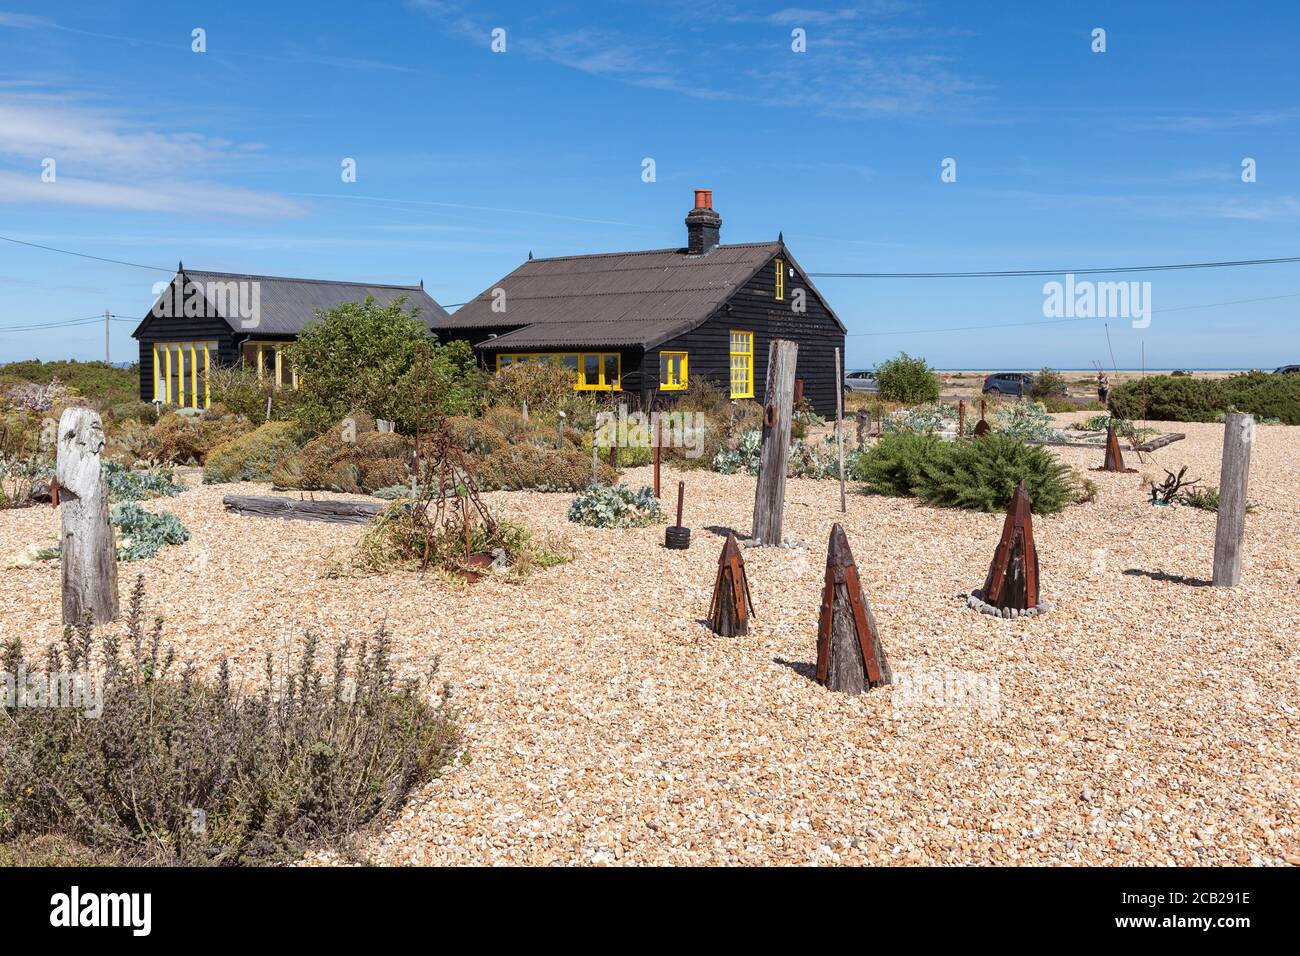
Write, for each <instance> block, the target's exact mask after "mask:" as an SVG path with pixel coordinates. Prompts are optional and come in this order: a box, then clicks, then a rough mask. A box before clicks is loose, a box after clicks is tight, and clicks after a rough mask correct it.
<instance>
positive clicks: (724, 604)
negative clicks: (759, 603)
mask: <svg viewBox="0 0 1300 956" xmlns="http://www.w3.org/2000/svg"><path fill="white" fill-rule="evenodd" d="M753 613H754V601H753V599H752V598H751V597H750V595H749V579H748V578H746V577H745V559H744V558H742V557H741V556H740V545H739V543H737V541H736V536H735V534H733V533H732V532H730V531H729V532H727V543H726V544H724V545H723V546H722V554H721V555H720V556H719V557H718V578H717V580H716V581H715V582H714V584H713V603H712V604H710V605H709V627H711V628H712V629H713V633H714V634H721V635H722V636H723V637H734V636H735V635H737V634H748V633H749V618H750V616H751V615H752V614H753Z"/></svg>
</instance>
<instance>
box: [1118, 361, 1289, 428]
mask: <svg viewBox="0 0 1300 956" xmlns="http://www.w3.org/2000/svg"><path fill="white" fill-rule="evenodd" d="M1109 404H1110V410H1111V412H1112V413H1114V414H1115V415H1117V416H1119V417H1121V418H1127V419H1130V420H1143V419H1151V420H1155V421H1180V422H1214V421H1220V420H1222V418H1223V415H1224V413H1226V412H1228V411H1233V410H1236V411H1240V412H1248V413H1250V414H1252V415H1254V416H1256V417H1257V418H1260V419H1268V420H1274V419H1276V420H1277V421H1278V422H1280V423H1281V424H1284V425H1300V376H1298V375H1271V374H1268V373H1266V372H1246V373H1243V374H1240V375H1231V376H1229V377H1228V378H1226V379H1208V378H1194V377H1190V376H1182V375H1179V376H1174V375H1151V376H1148V377H1147V378H1142V379H1134V380H1133V381H1130V382H1125V383H1124V384H1123V385H1120V386H1119V387H1118V388H1116V389H1115V390H1114V391H1112V392H1111V393H1110V401H1109Z"/></svg>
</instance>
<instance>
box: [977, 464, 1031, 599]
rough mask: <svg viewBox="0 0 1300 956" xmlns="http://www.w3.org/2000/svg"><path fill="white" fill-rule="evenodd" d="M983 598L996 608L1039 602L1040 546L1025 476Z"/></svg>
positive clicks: (1000, 541)
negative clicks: (1037, 543)
mask: <svg viewBox="0 0 1300 956" xmlns="http://www.w3.org/2000/svg"><path fill="white" fill-rule="evenodd" d="M983 600H984V602H985V603H986V604H990V605H992V606H993V607H996V608H1006V607H1009V608H1016V609H1018V610H1024V609H1025V608H1030V607H1037V606H1038V549H1037V547H1036V546H1035V545H1034V519H1033V508H1032V502H1030V500H1029V489H1028V487H1027V486H1026V484H1025V482H1024V480H1023V479H1022V480H1021V481H1020V483H1019V484H1018V485H1016V493H1015V495H1014V496H1013V497H1012V499H1011V504H1010V506H1009V507H1008V508H1007V517H1006V519H1005V520H1004V521H1003V522H1002V537H1001V538H1000V539H999V540H998V546H997V550H996V551H994V552H993V561H992V563H991V564H990V565H989V573H988V577H986V578H985V580H984V593H983Z"/></svg>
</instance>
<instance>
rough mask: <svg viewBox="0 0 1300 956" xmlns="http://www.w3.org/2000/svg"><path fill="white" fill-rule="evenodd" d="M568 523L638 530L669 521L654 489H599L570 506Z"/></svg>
mask: <svg viewBox="0 0 1300 956" xmlns="http://www.w3.org/2000/svg"><path fill="white" fill-rule="evenodd" d="M569 520H570V521H572V522H575V523H576V524H585V525H589V526H590V527H593V528H639V527H642V526H644V525H648V524H653V523H655V522H658V521H665V520H667V519H666V518H665V517H664V513H663V510H662V509H661V508H660V507H659V499H658V498H656V497H655V493H654V489H653V488H651V487H649V486H648V485H647V486H646V487H644V488H642V489H641V490H640V491H633V490H632V489H631V488H629V487H628V486H627V485H623V484H619V485H596V486H595V487H593V488H591V489H590V490H588V491H586V492H584V493H583V494H580V495H578V497H576V498H574V499H573V504H571V505H570V506H569Z"/></svg>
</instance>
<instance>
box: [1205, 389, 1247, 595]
mask: <svg viewBox="0 0 1300 956" xmlns="http://www.w3.org/2000/svg"><path fill="white" fill-rule="evenodd" d="M1254 443H1255V417H1254V416H1253V415H1247V414H1246V413H1245V412H1228V414H1227V415H1225V416H1224V418H1223V463H1222V465H1221V466H1220V468H1219V517H1218V521H1217V522H1216V524H1215V526H1214V579H1213V580H1214V586H1215V587H1220V588H1235V587H1236V586H1237V585H1238V584H1240V583H1241V558H1242V542H1243V540H1244V539H1245V536H1246V489H1247V485H1248V484H1249V478H1250V449H1251V446H1252V445H1253V444H1254Z"/></svg>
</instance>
